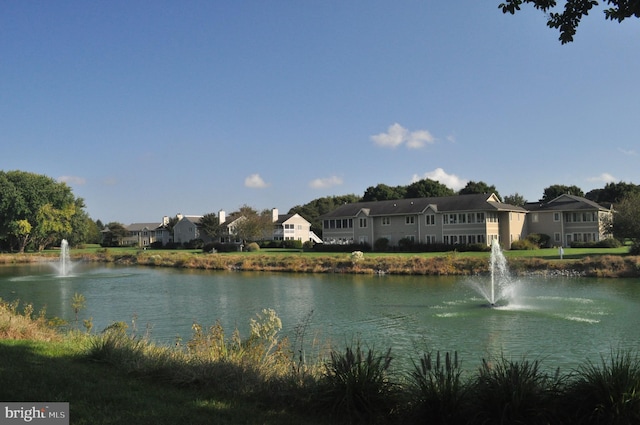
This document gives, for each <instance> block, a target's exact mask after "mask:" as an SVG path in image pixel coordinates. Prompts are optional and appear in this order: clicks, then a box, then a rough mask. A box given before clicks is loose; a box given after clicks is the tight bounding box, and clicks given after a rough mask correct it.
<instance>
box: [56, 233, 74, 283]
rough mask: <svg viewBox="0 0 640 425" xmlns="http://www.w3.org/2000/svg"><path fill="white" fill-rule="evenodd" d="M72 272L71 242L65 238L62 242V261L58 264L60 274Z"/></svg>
mask: <svg viewBox="0 0 640 425" xmlns="http://www.w3.org/2000/svg"><path fill="white" fill-rule="evenodd" d="M70 273H71V257H70V255H69V242H67V240H66V239H63V240H62V242H61V243H60V262H59V264H58V275H59V276H69V274H70Z"/></svg>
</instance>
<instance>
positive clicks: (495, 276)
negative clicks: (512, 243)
mask: <svg viewBox="0 0 640 425" xmlns="http://www.w3.org/2000/svg"><path fill="white" fill-rule="evenodd" d="M489 273H490V275H491V279H490V281H489V285H488V287H487V284H486V283H485V282H475V283H474V285H473V286H474V287H475V288H476V290H477V291H478V292H479V293H480V294H481V295H482V296H483V297H484V298H485V299H486V300H487V301H488V302H489V304H490V306H491V307H495V305H496V304H497V303H498V302H500V301H503V302H504V301H508V299H509V297H510V296H511V289H512V280H511V275H510V273H509V268H508V267H507V260H506V258H505V257H504V254H503V253H502V249H500V244H499V243H498V240H497V239H494V240H493V242H492V243H491V257H490V260H489Z"/></svg>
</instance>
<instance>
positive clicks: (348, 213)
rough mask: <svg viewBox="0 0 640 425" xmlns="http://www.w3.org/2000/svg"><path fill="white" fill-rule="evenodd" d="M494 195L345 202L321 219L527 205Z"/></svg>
mask: <svg viewBox="0 0 640 425" xmlns="http://www.w3.org/2000/svg"><path fill="white" fill-rule="evenodd" d="M492 196H493V194H489V193H481V194H471V195H454V196H439V197H432V198H410V199H396V200H391V201H373V202H355V203H352V204H345V205H342V206H340V207H338V208H336V209H335V210H333V211H331V212H330V213H327V214H324V215H323V216H321V217H320V218H321V219H325V218H331V217H355V216H356V215H358V214H359V213H360V212H361V211H363V212H364V213H365V214H366V215H370V216H387V215H408V214H409V215H410V214H421V213H423V212H424V211H426V210H427V208H429V206H431V208H432V209H433V210H434V211H437V212H447V211H491V210H493V211H519V212H526V210H525V209H524V208H521V207H518V206H515V205H509V204H504V203H502V202H496V201H494V200H493V198H492Z"/></svg>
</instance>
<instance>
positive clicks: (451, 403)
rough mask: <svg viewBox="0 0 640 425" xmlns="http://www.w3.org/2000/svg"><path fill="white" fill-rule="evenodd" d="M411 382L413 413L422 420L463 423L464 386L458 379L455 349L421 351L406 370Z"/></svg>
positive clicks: (457, 362) (460, 376) (466, 387)
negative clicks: (441, 351) (411, 366)
mask: <svg viewBox="0 0 640 425" xmlns="http://www.w3.org/2000/svg"><path fill="white" fill-rule="evenodd" d="M409 380H410V382H411V383H412V384H413V394H415V396H414V397H415V399H414V401H413V406H412V411H413V415H412V416H413V417H414V418H415V419H416V421H417V420H420V421H422V422H424V423H442V424H457V423H463V418H464V413H463V410H464V409H463V407H464V403H465V401H466V399H467V393H468V386H467V384H466V383H465V382H463V380H462V369H461V367H460V362H459V361H458V353H457V352H454V353H453V355H451V354H450V353H448V352H447V353H445V355H444V359H442V357H441V355H440V352H439V351H438V352H437V353H436V356H435V359H434V358H433V355H432V354H431V353H424V354H423V355H422V357H421V358H420V364H416V363H415V362H414V369H413V371H412V372H411V373H410V374H409Z"/></svg>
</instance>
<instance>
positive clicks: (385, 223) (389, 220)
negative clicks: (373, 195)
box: [382, 217, 391, 226]
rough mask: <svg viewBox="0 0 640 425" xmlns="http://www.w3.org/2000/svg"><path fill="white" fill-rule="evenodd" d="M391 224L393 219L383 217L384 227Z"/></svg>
mask: <svg viewBox="0 0 640 425" xmlns="http://www.w3.org/2000/svg"><path fill="white" fill-rule="evenodd" d="M390 224H391V217H382V225H383V226H388V225H390Z"/></svg>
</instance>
